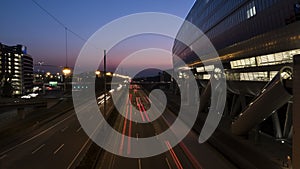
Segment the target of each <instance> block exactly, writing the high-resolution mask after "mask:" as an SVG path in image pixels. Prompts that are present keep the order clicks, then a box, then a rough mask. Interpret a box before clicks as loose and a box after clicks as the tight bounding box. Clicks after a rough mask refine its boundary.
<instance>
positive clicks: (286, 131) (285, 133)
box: [283, 101, 293, 138]
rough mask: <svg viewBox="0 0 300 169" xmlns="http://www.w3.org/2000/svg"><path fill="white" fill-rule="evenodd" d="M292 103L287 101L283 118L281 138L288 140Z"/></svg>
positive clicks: (291, 120)
mask: <svg viewBox="0 0 300 169" xmlns="http://www.w3.org/2000/svg"><path fill="white" fill-rule="evenodd" d="M292 117H293V102H292V101H289V102H288V107H287V110H286V117H285V123H284V129H283V137H284V138H288V136H289V133H290V130H291V127H292V122H293V118H292Z"/></svg>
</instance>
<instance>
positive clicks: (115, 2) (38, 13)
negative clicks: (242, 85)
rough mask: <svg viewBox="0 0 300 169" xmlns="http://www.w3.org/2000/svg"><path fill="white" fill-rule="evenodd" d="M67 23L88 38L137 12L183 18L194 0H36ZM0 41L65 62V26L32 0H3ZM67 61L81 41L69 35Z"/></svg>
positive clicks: (42, 57)
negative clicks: (113, 22) (23, 46)
mask: <svg viewBox="0 0 300 169" xmlns="http://www.w3.org/2000/svg"><path fill="white" fill-rule="evenodd" d="M36 1H37V2H38V3H39V4H40V5H41V6H43V7H44V8H45V9H47V10H48V11H49V12H50V13H51V14H53V15H54V16H55V17H56V18H58V19H59V20H60V21H61V22H63V23H64V24H65V25H66V26H67V27H69V28H70V29H72V30H73V31H74V32H76V33H77V34H79V35H80V36H82V37H83V38H85V39H88V38H89V37H90V36H91V35H92V34H93V33H94V32H95V31H97V30H98V29H99V28H101V27H102V26H103V25H105V24H107V23H109V22H110V21H112V20H114V19H117V18H119V17H122V16H126V15H129V14H133V13H138V12H164V13H169V14H173V15H177V16H179V17H182V18H185V16H186V15H187V13H188V12H189V10H190V8H191V7H192V5H193V4H194V0H152V1H151V0H107V1H103V0H87V1H83V0H72V1H71V0H69V1H67V0H51V1H50V0H36ZM0 16H1V28H0V42H2V43H4V44H8V45H15V44H23V45H25V46H27V47H28V53H29V54H30V55H32V57H33V58H34V61H35V63H37V62H38V61H44V62H45V64H49V65H57V66H60V65H65V31H64V28H63V27H62V26H61V25H59V24H58V23H57V22H55V21H54V20H53V19H52V18H51V17H49V16H48V15H47V14H46V13H45V12H44V11H42V10H41V9H40V8H39V7H38V6H37V5H36V4H34V3H33V2H32V1H31V0H2V1H1V5H0ZM68 43H69V45H68V53H69V54H68V56H69V65H71V66H72V65H73V64H74V62H75V59H76V57H77V55H78V53H79V51H80V49H81V47H82V45H83V44H84V41H82V40H80V39H79V38H77V37H76V36H74V35H72V34H70V33H69V37H68Z"/></svg>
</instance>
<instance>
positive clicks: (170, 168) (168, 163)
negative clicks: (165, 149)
mask: <svg viewBox="0 0 300 169" xmlns="http://www.w3.org/2000/svg"><path fill="white" fill-rule="evenodd" d="M166 162H167V165H168V167H169V169H172V167H171V164H170V162H169V160H168V158H167V157H166Z"/></svg>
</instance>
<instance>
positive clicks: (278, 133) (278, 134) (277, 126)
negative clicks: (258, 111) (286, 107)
mask: <svg viewBox="0 0 300 169" xmlns="http://www.w3.org/2000/svg"><path fill="white" fill-rule="evenodd" d="M272 120H273V127H274V130H275V137H276V138H278V139H281V138H282V132H281V127H280V122H279V117H278V113H277V111H275V112H274V113H273V114H272Z"/></svg>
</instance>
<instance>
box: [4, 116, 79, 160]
mask: <svg viewBox="0 0 300 169" xmlns="http://www.w3.org/2000/svg"><path fill="white" fill-rule="evenodd" d="M72 116H74V114H71V115H69V116H68V117H66V118H65V119H63V120H62V121H59V122H57V123H56V124H54V125H52V126H51V127H49V128H48V129H46V130H44V131H42V132H40V133H39V134H37V135H35V136H33V137H31V138H29V139H27V140H25V141H23V142H21V143H19V144H17V145H15V146H13V147H11V148H9V149H7V150H5V151H3V152H1V153H0V155H3V154H6V153H8V152H10V151H12V150H14V149H16V148H17V147H19V146H21V145H23V144H26V143H28V142H29V141H32V140H34V139H35V138H37V137H39V136H41V135H43V134H45V133H47V132H48V131H50V130H52V129H53V128H55V127H56V126H58V125H60V124H61V123H63V122H64V121H66V120H68V119H69V118H71V117H72Z"/></svg>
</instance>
